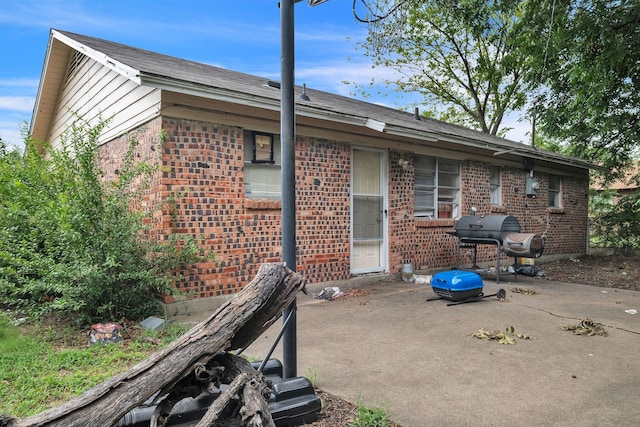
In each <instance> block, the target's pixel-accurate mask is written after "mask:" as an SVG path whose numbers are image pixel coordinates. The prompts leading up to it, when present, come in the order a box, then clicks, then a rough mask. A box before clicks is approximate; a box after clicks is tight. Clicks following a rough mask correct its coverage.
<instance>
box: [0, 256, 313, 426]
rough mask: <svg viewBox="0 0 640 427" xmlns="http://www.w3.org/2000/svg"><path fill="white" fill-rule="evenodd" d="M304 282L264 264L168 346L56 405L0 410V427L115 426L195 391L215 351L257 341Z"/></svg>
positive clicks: (283, 269) (211, 364)
mask: <svg viewBox="0 0 640 427" xmlns="http://www.w3.org/2000/svg"><path fill="white" fill-rule="evenodd" d="M303 285H304V284H303V280H302V277H301V276H300V275H298V274H297V273H295V272H293V271H291V270H289V269H288V268H287V267H286V266H285V265H284V264H281V263H273V264H264V265H262V266H261V267H260V269H259V270H258V273H257V275H256V277H255V278H254V280H252V281H251V283H249V284H248V285H247V286H246V287H245V288H244V289H243V290H242V291H240V292H239V293H238V294H236V295H235V297H234V298H233V299H231V300H229V301H228V302H227V303H225V304H224V305H223V306H221V307H220V308H219V309H218V310H217V311H216V312H215V313H213V314H212V315H211V316H210V317H209V318H208V319H207V320H205V321H204V322H202V323H200V324H198V325H196V326H195V327H194V328H192V329H191V330H190V331H189V332H187V333H186V334H185V335H183V336H182V337H180V338H179V339H177V340H176V341H174V342H173V343H172V344H170V345H169V346H168V347H166V348H164V349H163V350H160V351H158V352H156V353H154V354H153V355H151V356H150V357H149V358H148V359H146V360H145V361H143V362H140V363H139V364H137V365H136V366H134V367H133V368H131V369H130V370H129V371H127V372H124V373H122V374H119V375H117V376H115V377H113V378H111V379H109V380H107V381H105V382H103V383H101V384H99V385H97V386H95V387H93V388H91V389H90V390H87V391H86V392H84V393H83V394H81V395H80V396H78V397H76V398H74V399H72V400H70V401H68V402H66V403H64V404H62V405H60V406H58V407H55V408H52V409H49V410H47V411H45V412H42V413H40V414H37V415H33V416H30V417H27V418H23V419H16V418H11V417H7V416H0V427H4V426H7V427H35V426H60V427H63V426H64V427H72V426H78V427H80V426H82V427H84V426H113V425H115V424H116V423H118V421H119V420H120V419H121V418H122V417H123V416H124V415H125V414H126V413H127V412H129V411H130V410H131V409H133V408H135V407H138V406H140V405H141V404H142V403H144V402H145V401H147V400H148V399H149V398H151V397H152V396H154V395H158V396H163V395H170V394H171V393H173V394H175V395H181V396H183V397H186V396H185V394H186V395H192V397H195V396H194V394H195V395H197V393H199V390H200V388H199V387H198V385H197V384H196V385H195V386H193V387H192V385H193V383H194V381H192V378H195V379H196V380H197V379H198V377H199V376H200V377H202V376H204V377H205V379H206V381H210V380H211V378H209V375H211V372H210V371H211V370H212V369H215V366H216V363H215V360H213V359H214V357H215V356H216V355H218V356H220V353H222V352H226V351H231V350H235V349H239V348H244V347H246V346H248V345H249V344H251V343H252V342H253V341H255V339H256V338H258V337H259V336H260V335H261V334H262V333H263V332H264V331H266V330H267V329H268V328H269V326H270V325H271V324H273V322H275V321H276V320H277V319H278V318H279V317H280V316H281V314H282V312H283V311H284V309H285V308H286V307H288V306H289V305H290V304H291V303H292V302H293V301H294V300H295V298H296V296H297V294H298V292H299V291H300V290H302V287H303ZM203 372H204V373H205V374H203ZM239 373H240V372H238V374H239ZM196 382H197V381H196ZM269 418H270V416H269ZM158 425H161V424H158Z"/></svg>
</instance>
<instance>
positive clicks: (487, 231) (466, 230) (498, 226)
mask: <svg viewBox="0 0 640 427" xmlns="http://www.w3.org/2000/svg"><path fill="white" fill-rule="evenodd" d="M455 228H456V233H455V234H456V236H457V237H458V238H470V239H496V240H499V241H500V242H502V240H503V239H504V238H505V236H506V235H507V234H510V233H519V232H520V222H519V221H518V219H517V218H516V217H515V216H512V215H482V216H480V215H468V216H462V217H460V218H459V219H458V221H457V222H456V226H455Z"/></svg>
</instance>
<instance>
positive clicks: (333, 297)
mask: <svg viewBox="0 0 640 427" xmlns="http://www.w3.org/2000/svg"><path fill="white" fill-rule="evenodd" d="M366 295H369V292H367V291H365V290H364V289H349V290H348V291H346V292H343V291H342V290H340V288H338V287H336V286H331V287H327V288H324V289H323V290H322V291H320V293H319V294H318V296H317V297H316V298H318V299H324V300H327V301H337V300H341V299H346V298H353V297H362V296H366Z"/></svg>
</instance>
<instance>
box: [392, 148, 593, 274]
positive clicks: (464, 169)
mask: <svg viewBox="0 0 640 427" xmlns="http://www.w3.org/2000/svg"><path fill="white" fill-rule="evenodd" d="M398 158H405V159H410V158H411V153H402V152H395V151H391V152H390V155H389V162H390V173H389V193H390V194H389V208H390V213H391V217H390V220H389V237H390V256H389V261H390V263H389V269H390V271H391V272H398V271H400V268H401V267H402V263H403V262H404V260H407V261H406V262H411V263H413V265H414V268H417V269H435V268H448V267H452V266H453V265H455V261H456V252H457V239H456V238H455V237H452V236H449V235H448V234H446V231H450V230H453V229H454V223H453V221H452V220H424V219H413V211H412V207H413V170H412V168H409V170H408V171H403V170H402V169H401V168H400V167H399V166H397V165H398ZM490 166H491V165H490V164H488V163H483V162H478V161H463V162H462V164H461V193H462V199H461V214H462V215H467V214H468V213H469V211H470V209H471V207H476V209H477V215H513V216H515V217H516V218H518V221H519V222H520V226H521V230H522V232H523V233H538V234H540V235H543V236H545V237H546V239H545V252H544V254H545V255H558V254H575V253H585V252H586V239H587V226H586V219H587V211H588V200H587V197H586V194H587V192H588V184H589V183H588V179H586V178H585V179H577V178H568V177H563V178H562V203H563V206H562V209H549V208H548V206H547V205H548V200H547V194H548V175H547V174H541V173H537V172H536V173H534V177H535V178H536V179H537V180H538V181H539V182H540V188H539V190H538V196H537V197H535V198H533V197H528V196H527V195H526V194H525V179H526V177H527V175H528V173H529V172H527V171H525V170H523V169H518V168H509V167H503V168H502V174H501V177H502V181H501V185H502V205H501V206H500V207H496V206H491V205H490V203H489V200H490V199H489V193H490V186H489V176H490V171H489V168H490ZM502 259H508V258H507V257H505V256H504V255H503V256H502ZM495 260H496V247H495V246H491V245H481V246H478V258H477V261H478V263H488V264H492V263H493V264H494V262H495ZM471 262H472V251H470V250H467V249H463V250H462V251H461V263H462V264H470V263H471ZM503 265H504V264H503Z"/></svg>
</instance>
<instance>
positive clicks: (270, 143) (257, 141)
mask: <svg viewBox="0 0 640 427" xmlns="http://www.w3.org/2000/svg"><path fill="white" fill-rule="evenodd" d="M280 169H281V162H280V137H279V136H278V135H273V134H269V133H263V132H251V131H245V132H244V193H245V195H246V196H248V197H265V198H280V196H281V184H280V183H281V179H280Z"/></svg>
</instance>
